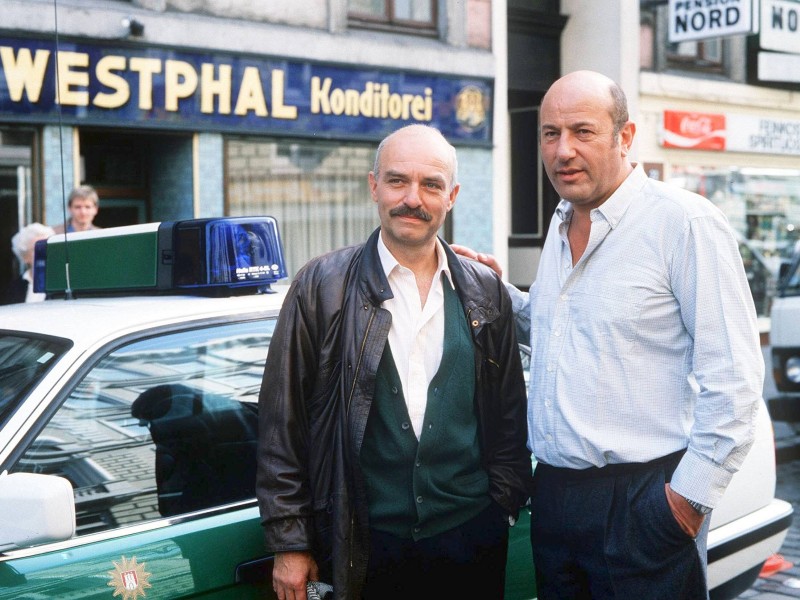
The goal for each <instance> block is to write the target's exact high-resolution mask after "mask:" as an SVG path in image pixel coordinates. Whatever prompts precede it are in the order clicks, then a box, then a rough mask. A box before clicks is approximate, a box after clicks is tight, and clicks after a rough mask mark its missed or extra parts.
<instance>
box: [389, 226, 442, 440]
mask: <svg viewBox="0 0 800 600" xmlns="http://www.w3.org/2000/svg"><path fill="white" fill-rule="evenodd" d="M436 254H437V256H438V259H439V265H438V267H437V269H436V273H435V274H434V276H433V280H432V284H431V288H430V291H429V292H428V298H427V300H426V301H425V306H422V303H421V301H420V298H419V289H418V288H417V281H416V279H415V277H414V273H413V272H412V271H411V270H410V269H407V268H406V267H404V266H402V265H400V263H398V262H397V260H395V258H394V256H392V253H391V252H389V249H388V248H387V247H386V245H385V244H384V243H383V237H379V238H378V255H379V256H380V259H381V264H382V265H383V270H384V272H385V273H386V277H387V279H388V280H389V286H390V287H391V288H392V293H393V294H394V298H390V299H389V300H386V301H385V302H384V303H383V308H385V309H387V310H388V311H389V312H390V313H392V326H391V328H390V329H389V347H390V348H391V349H392V357H393V358H394V364H395V366H396V367H397V374H398V375H399V376H400V382H401V383H402V387H403V396H404V397H405V400H406V406H407V407H408V416H409V417H410V418H411V424H412V426H413V428H414V433H416V434H417V439H419V436H420V433H421V432H422V421H423V419H424V418H425V407H426V406H427V404H428V386H429V385H430V383H431V380H432V379H433V376H434V375H436V372H437V371H438V370H439V365H440V364H441V362H442V351H443V348H444V293H443V292H442V284H441V283H440V282H441V281H442V279H441V276H442V273H443V272H444V273H446V274H447V279H448V281H449V282H450V285H451V286H452V285H453V281H452V278H451V275H450V269H449V268H448V266H447V259H446V257H445V254H444V249H443V248H442V245H441V243H440V242H439V240H438V239H437V240H436ZM453 289H455V287H454V288H453Z"/></svg>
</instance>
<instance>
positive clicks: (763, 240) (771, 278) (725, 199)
mask: <svg viewBox="0 0 800 600" xmlns="http://www.w3.org/2000/svg"><path fill="white" fill-rule="evenodd" d="M667 181H668V182H669V183H673V184H676V185H678V186H679V187H682V188H685V189H688V190H691V191H693V192H697V193H698V194H700V195H702V196H705V197H706V198H708V199H710V200H711V201H712V202H713V203H714V204H716V205H717V206H718V207H719V208H720V209H721V210H722V212H724V213H725V216H726V217H727V218H728V221H729V222H730V223H731V225H732V226H733V228H734V229H735V230H736V232H737V234H738V237H739V250H740V252H741V254H742V259H743V262H744V264H745V270H746V272H747V277H748V280H749V282H750V289H751V292H752V293H753V299H754V301H755V302H756V309H757V311H758V314H759V316H769V309H770V305H771V301H772V297H773V296H774V294H775V290H776V283H777V279H778V274H779V271H780V266H781V264H782V263H784V262H787V261H789V260H790V258H791V256H792V253H793V251H794V249H795V248H796V247H797V244H798V240H800V171H797V170H793V169H764V168H740V167H727V168H726V167H723V168H720V167H702V166H683V165H674V166H673V167H672V169H671V173H670V176H669V178H668V179H667Z"/></svg>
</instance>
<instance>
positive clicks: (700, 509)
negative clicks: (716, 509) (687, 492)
mask: <svg viewBox="0 0 800 600" xmlns="http://www.w3.org/2000/svg"><path fill="white" fill-rule="evenodd" d="M686 502H688V503H689V506H691V507H692V508H693V509H695V510H696V511H697V512H698V513H699V514H701V515H707V514H708V513H710V512H711V509H710V508H709V507H708V506H705V505H703V504H700V503H699V502H695V501H694V500H689V499H688V498H686Z"/></svg>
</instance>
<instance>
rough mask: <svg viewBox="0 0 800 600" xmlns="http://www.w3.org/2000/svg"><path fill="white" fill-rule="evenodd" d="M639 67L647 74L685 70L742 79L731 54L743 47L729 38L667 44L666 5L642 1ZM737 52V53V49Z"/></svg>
mask: <svg viewBox="0 0 800 600" xmlns="http://www.w3.org/2000/svg"><path fill="white" fill-rule="evenodd" d="M639 19H640V20H639V43H640V66H641V68H642V69H644V70H648V71H651V70H652V71H656V72H663V71H672V72H674V71H686V72H698V73H708V74H715V75H724V76H728V77H730V78H732V79H737V78H739V77H741V76H742V74H741V73H739V72H738V70H737V69H734V68H733V64H734V63H735V62H737V60H738V61H739V62H740V61H741V59H743V56H740V57H738V59H735V58H734V57H733V55H734V54H735V53H736V52H737V51H739V50H742V48H741V47H740V46H738V45H736V44H735V43H733V42H731V40H728V39H722V38H710V39H705V40H699V41H697V40H695V41H686V42H678V43H670V42H669V33H668V29H669V19H668V7H667V4H666V2H661V1H660V0H641V2H640V16H639ZM737 49H738V50H737Z"/></svg>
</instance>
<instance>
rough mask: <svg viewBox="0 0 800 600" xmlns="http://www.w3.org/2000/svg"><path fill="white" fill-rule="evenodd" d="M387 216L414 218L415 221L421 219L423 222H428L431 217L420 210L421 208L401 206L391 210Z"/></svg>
mask: <svg viewBox="0 0 800 600" xmlns="http://www.w3.org/2000/svg"><path fill="white" fill-rule="evenodd" d="M389 216H392V217H415V218H417V219H421V220H423V221H430V220H432V219H433V217H432V216H431V215H430V214H429V213H427V212H425V211H424V210H422V209H421V208H411V207H409V206H406V205H405V204H403V205H402V206H398V207H397V208H393V209H392V210H390V211H389Z"/></svg>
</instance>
